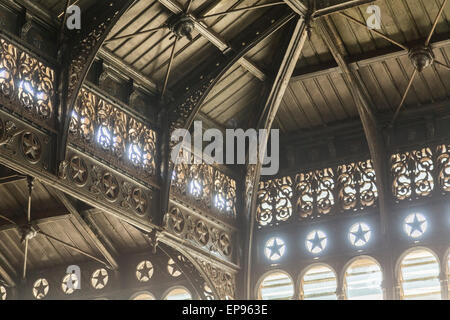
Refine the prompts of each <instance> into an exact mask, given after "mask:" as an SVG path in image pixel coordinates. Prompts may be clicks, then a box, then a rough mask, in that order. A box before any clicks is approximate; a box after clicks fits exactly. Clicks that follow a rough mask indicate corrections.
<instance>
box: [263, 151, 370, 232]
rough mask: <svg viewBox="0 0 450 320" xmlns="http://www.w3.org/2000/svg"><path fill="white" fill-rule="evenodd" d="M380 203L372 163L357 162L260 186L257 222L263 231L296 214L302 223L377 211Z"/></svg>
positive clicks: (274, 180) (268, 181)
mask: <svg viewBox="0 0 450 320" xmlns="http://www.w3.org/2000/svg"><path fill="white" fill-rule="evenodd" d="M335 172H336V174H335ZM377 200H378V190H377V186H376V176H375V169H374V168H373V164H372V161H371V160H365V161H357V162H352V163H348V164H343V165H340V166H338V167H337V168H324V169H320V170H314V171H307V172H304V173H298V174H296V175H295V176H287V177H284V178H278V179H273V180H267V181H262V182H260V184H259V191H258V194H257V209H256V210H257V211H256V214H257V221H258V223H259V225H260V226H261V227H264V226H268V225H274V224H278V223H280V222H284V221H288V220H289V219H290V218H291V216H293V214H294V213H296V215H297V217H298V218H299V219H300V220H302V219H307V218H308V219H316V218H320V217H322V216H328V215H331V214H335V213H336V212H339V211H347V210H353V211H356V210H364V209H367V208H370V207H374V206H376V204H377ZM294 210H295V211H294Z"/></svg>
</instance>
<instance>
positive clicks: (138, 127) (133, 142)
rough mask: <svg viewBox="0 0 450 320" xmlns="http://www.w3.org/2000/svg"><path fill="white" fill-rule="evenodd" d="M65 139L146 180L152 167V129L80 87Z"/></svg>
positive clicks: (154, 144)
mask: <svg viewBox="0 0 450 320" xmlns="http://www.w3.org/2000/svg"><path fill="white" fill-rule="evenodd" d="M69 141H70V142H71V143H73V144H75V145H77V146H78V147H79V148H81V149H82V150H85V151H87V152H89V153H91V154H93V155H95V156H97V157H99V158H101V159H102V160H104V161H106V162H107V163H109V164H111V165H112V166H114V167H117V168H120V169H122V170H124V171H125V172H128V173H130V174H131V175H133V176H134V177H136V178H137V179H143V180H145V181H148V180H149V179H151V178H152V177H153V176H154V175H155V170H156V160H155V157H156V132H155V131H154V130H153V129H151V128H150V127H149V126H148V125H146V124H144V123H142V122H140V121H138V120H136V119H134V118H133V117H131V116H130V115H128V114H126V113H125V112H123V111H122V110H120V109H119V108H118V107H116V106H113V105H112V104H110V103H108V102H107V101H105V100H104V99H102V98H101V97H99V96H98V95H96V94H95V93H93V92H92V91H90V90H88V89H86V88H83V89H81V91H80V96H79V97H78V100H77V103H76V104H75V107H74V110H73V111H72V117H71V122H70V126H69Z"/></svg>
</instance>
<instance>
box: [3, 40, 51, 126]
mask: <svg viewBox="0 0 450 320" xmlns="http://www.w3.org/2000/svg"><path fill="white" fill-rule="evenodd" d="M54 81H55V72H54V71H53V69H51V68H50V67H49V66H47V65H45V64H44V63H43V62H41V61H39V60H38V59H36V58H34V57H32V56H31V55H30V54H28V53H26V52H24V51H22V50H20V49H19V48H17V47H15V46H14V45H13V44H11V43H9V42H8V41H6V40H4V39H0V102H1V103H2V104H4V105H5V106H6V107H8V108H9V109H11V110H12V111H14V112H17V113H19V114H21V115H22V116H24V117H26V118H28V119H29V120H31V121H33V122H35V123H37V124H39V125H41V126H44V127H47V128H49V127H52V126H53V119H54V106H53V103H54V102H53V99H54V96H55V90H54Z"/></svg>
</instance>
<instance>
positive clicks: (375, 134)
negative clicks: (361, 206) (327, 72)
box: [316, 17, 389, 234]
mask: <svg viewBox="0 0 450 320" xmlns="http://www.w3.org/2000/svg"><path fill="white" fill-rule="evenodd" d="M316 26H317V29H318V31H319V34H320V35H321V36H322V39H323V40H324V42H325V43H326V45H327V47H328V49H329V50H330V52H331V54H332V55H333V57H334V59H335V60H336V62H337V64H338V65H339V67H340V68H341V70H342V72H343V78H344V80H345V81H346V83H347V85H348V87H349V89H350V92H351V94H352V97H353V100H354V102H355V104H356V107H357V110H358V113H359V116H360V118H361V122H362V125H363V129H364V133H365V135H366V140H367V143H368V145H369V150H370V155H371V158H372V161H373V166H374V170H375V173H376V176H377V181H376V184H377V189H378V199H379V208H380V220H381V226H382V227H381V232H382V234H385V233H386V226H387V221H388V220H387V218H388V216H387V215H388V209H387V194H388V191H389V186H388V175H387V169H386V163H387V161H388V159H387V153H386V150H385V146H384V140H383V136H382V134H381V131H380V130H379V128H378V126H377V122H376V119H375V117H374V115H373V112H372V110H373V103H372V102H371V100H370V98H369V95H368V92H367V89H366V88H365V85H364V83H363V82H362V81H361V78H360V77H358V76H357V75H356V74H355V73H354V72H353V71H352V70H351V69H350V67H349V65H348V64H347V63H346V61H345V59H344V57H343V55H342V53H341V52H344V50H345V49H344V46H343V43H342V40H341V39H340V37H339V34H338V32H337V30H336V29H335V28H334V27H333V25H332V24H331V23H330V22H329V19H328V17H324V18H321V19H319V20H316Z"/></svg>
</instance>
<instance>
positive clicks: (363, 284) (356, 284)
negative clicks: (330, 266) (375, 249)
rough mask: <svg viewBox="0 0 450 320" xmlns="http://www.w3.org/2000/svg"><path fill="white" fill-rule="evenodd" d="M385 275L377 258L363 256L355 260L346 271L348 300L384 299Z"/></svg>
mask: <svg viewBox="0 0 450 320" xmlns="http://www.w3.org/2000/svg"><path fill="white" fill-rule="evenodd" d="M382 279H383V275H382V272H381V268H380V266H379V265H378V263H376V262H375V260H372V259H370V258H361V259H358V260H356V261H355V262H353V263H352V264H351V265H350V266H349V267H348V268H347V271H346V273H345V284H346V295H347V299H348V300H383V290H382V288H381V282H382Z"/></svg>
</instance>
